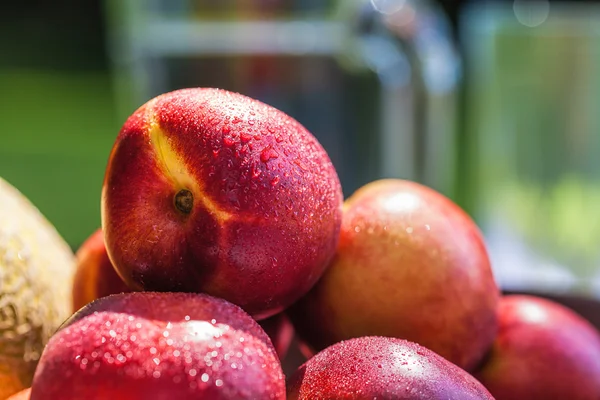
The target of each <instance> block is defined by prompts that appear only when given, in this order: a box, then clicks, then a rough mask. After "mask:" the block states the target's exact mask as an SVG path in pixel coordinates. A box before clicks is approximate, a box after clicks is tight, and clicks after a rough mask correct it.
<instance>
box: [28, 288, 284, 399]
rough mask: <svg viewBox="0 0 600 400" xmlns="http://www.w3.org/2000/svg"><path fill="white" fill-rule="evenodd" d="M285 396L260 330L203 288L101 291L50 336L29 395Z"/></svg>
mask: <svg viewBox="0 0 600 400" xmlns="http://www.w3.org/2000/svg"><path fill="white" fill-rule="evenodd" d="M198 398H202V399H278V400H283V399H285V381H284V376H283V372H282V370H281V364H280V363H279V359H278V358H277V355H276V353H275V349H274V348H273V345H272V344H271V342H270V340H269V338H268V336H267V335H266V333H265V332H264V331H263V330H262V329H261V328H260V326H259V325H258V323H257V322H256V321H254V320H253V319H252V318H251V317H250V316H249V315H248V314H246V313H245V312H244V311H243V310H242V309H240V308H239V307H237V306H235V305H233V304H231V303H229V302H226V301H225V300H222V299H218V298H215V297H211V296H208V295H205V294H191V293H155V292H136V293H125V294H118V295H112V296H109V297H104V298H102V299H99V300H96V301H94V302H93V303H91V304H89V305H87V306H85V307H84V308H82V309H81V310H80V311H78V312H77V313H76V314H74V316H72V317H71V318H70V319H69V320H68V321H67V322H66V323H65V324H64V325H63V327H62V328H61V329H60V330H59V331H58V332H57V333H56V334H55V335H54V336H53V337H52V338H51V339H50V342H49V343H48V345H47V346H46V348H45V350H44V352H43V354H42V357H41V359H40V363H39V365H38V367H37V369H36V372H35V376H34V378H33V385H32V391H31V399H32V400H41V399H43V400H47V399H85V400H96V399H97V400H100V399H102V400H105V399H111V400H134V399H140V400H142V399H143V400H147V399H154V400H161V399H164V400H167V399H168V400H171V399H178V400H184V399H198Z"/></svg>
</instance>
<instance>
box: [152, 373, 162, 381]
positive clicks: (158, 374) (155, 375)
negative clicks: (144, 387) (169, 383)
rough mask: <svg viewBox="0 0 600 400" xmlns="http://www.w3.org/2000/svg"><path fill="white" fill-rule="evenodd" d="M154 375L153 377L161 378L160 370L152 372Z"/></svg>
mask: <svg viewBox="0 0 600 400" xmlns="http://www.w3.org/2000/svg"><path fill="white" fill-rule="evenodd" d="M152 377H153V378H155V379H158V378H160V371H154V372H153V373H152Z"/></svg>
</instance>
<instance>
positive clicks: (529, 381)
mask: <svg viewBox="0 0 600 400" xmlns="http://www.w3.org/2000/svg"><path fill="white" fill-rule="evenodd" d="M499 317H500V329H499V332H498V336H497V337H496V340H495V342H494V344H493V346H492V349H491V351H490V353H489V355H488V357H487V359H486V362H485V363H484V364H483V365H482V367H481V369H479V370H478V371H477V372H476V373H475V376H476V377H477V378H478V379H479V380H480V381H481V382H482V383H483V384H484V385H485V386H486V387H487V388H488V389H489V391H490V392H491V393H492V394H493V395H494V397H495V398H496V399H497V400H521V399H544V400H553V399H557V400H558V399H569V400H598V399H600V334H599V333H598V330H597V329H596V328H594V327H593V326H592V325H591V324H590V323H589V322H588V321H587V320H585V319H584V318H583V317H581V316H579V315H578V314H577V313H575V312H574V311H572V310H571V309H569V308H566V307H564V306H562V305H560V304H558V303H555V302H553V301H550V300H545V299H542V298H538V297H536V296H528V295H509V296H505V297H504V298H503V299H502V301H501V303H500V316H499Z"/></svg>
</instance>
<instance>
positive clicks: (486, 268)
mask: <svg viewBox="0 0 600 400" xmlns="http://www.w3.org/2000/svg"><path fill="white" fill-rule="evenodd" d="M499 296H500V294H499V290H498V287H497V286H496V282H495V280H494V277H493V275H492V270H491V267H490V261H489V258H488V254H487V251H486V247H485V244H484V240H483V237H482V235H481V233H480V231H479V229H478V228H477V226H476V225H475V223H474V222H473V221H472V220H471V218H469V216H468V215H467V214H466V213H465V212H464V211H463V210H462V209H460V208H459V207H458V206H457V205H456V204H454V203H453V202H452V201H450V200H449V199H448V198H446V197H444V196H442V195H441V194H440V193H438V192H436V191H434V190H432V189H430V188H428V187H425V186H423V185H420V184H417V183H414V182H409V181H403V180H393V179H390V180H381V181H377V182H372V183H370V184H368V185H366V186H364V187H362V188H360V189H359V190H358V191H357V192H356V193H355V194H353V195H352V196H351V197H350V198H349V199H348V200H347V201H346V203H345V205H344V216H343V222H342V230H341V237H340V242H339V246H338V250H337V254H336V256H335V259H334V260H333V262H332V264H331V265H330V266H329V268H328V269H327V270H326V272H325V274H324V275H323V277H322V278H321V280H320V281H319V282H318V283H317V285H316V286H315V287H314V288H313V290H311V291H310V292H309V293H308V294H307V295H306V296H305V297H304V298H302V299H301V300H300V301H299V302H298V303H297V304H296V305H294V306H293V307H292V308H291V310H290V312H289V315H290V316H291V317H292V321H293V322H294V326H295V328H296V331H297V332H298V333H299V334H300V336H301V337H302V338H303V340H304V341H305V342H306V343H307V344H308V345H310V346H311V347H312V348H313V350H317V351H318V350H320V349H323V348H324V347H326V346H328V345H331V344H332V343H335V342H338V341H340V340H343V339H349V338H353V337H360V336H390V337H398V338H403V339H407V340H410V341H413V342H417V343H419V344H421V345H423V346H425V347H427V348H429V349H431V350H433V351H435V352H437V353H438V354H440V355H442V356H443V357H445V358H447V359H448V360H450V361H451V362H453V363H455V364H457V365H458V366H460V367H461V368H465V369H470V368H473V367H474V366H475V365H476V364H477V363H478V362H479V361H480V360H481V359H482V357H483V355H484V353H485V352H486V351H487V350H488V348H489V346H490V345H491V343H492V341H493V340H494V337H495V334H496V328H497V320H496V318H497V307H498V301H499Z"/></svg>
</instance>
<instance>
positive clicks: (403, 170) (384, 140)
mask: <svg viewBox="0 0 600 400" xmlns="http://www.w3.org/2000/svg"><path fill="white" fill-rule="evenodd" d="M353 7H354V10H353V11H349V10H348V11H349V12H351V13H353V14H354V17H353V19H354V20H353V23H352V27H351V29H352V36H353V44H352V45H351V47H350V48H351V49H352V52H353V55H352V56H351V59H350V61H351V63H352V64H353V65H354V66H355V67H359V68H361V67H362V68H369V69H370V70H372V71H373V72H375V73H376V74H377V77H378V79H379V82H380V84H381V90H380V96H381V99H380V105H381V110H380V116H379V117H380V120H381V138H380V141H379V143H380V174H381V176H383V177H402V178H407V179H414V180H417V181H420V182H423V183H425V184H428V185H430V186H432V187H434V188H436V189H438V190H440V191H442V192H444V193H446V194H448V193H451V192H452V189H453V187H454V179H455V178H454V173H455V157H456V156H455V154H456V151H455V130H456V115H457V110H456V94H457V88H458V85H459V83H460V80H461V71H462V65H461V58H460V56H459V53H458V49H457V46H456V45H455V41H454V38H453V35H452V30H451V26H450V23H449V21H448V19H447V17H446V15H445V14H444V13H443V11H442V10H441V9H440V8H439V6H437V5H436V4H435V3H434V2H432V1H427V0H419V1H414V0H370V1H360V2H355V4H354V5H353Z"/></svg>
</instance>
